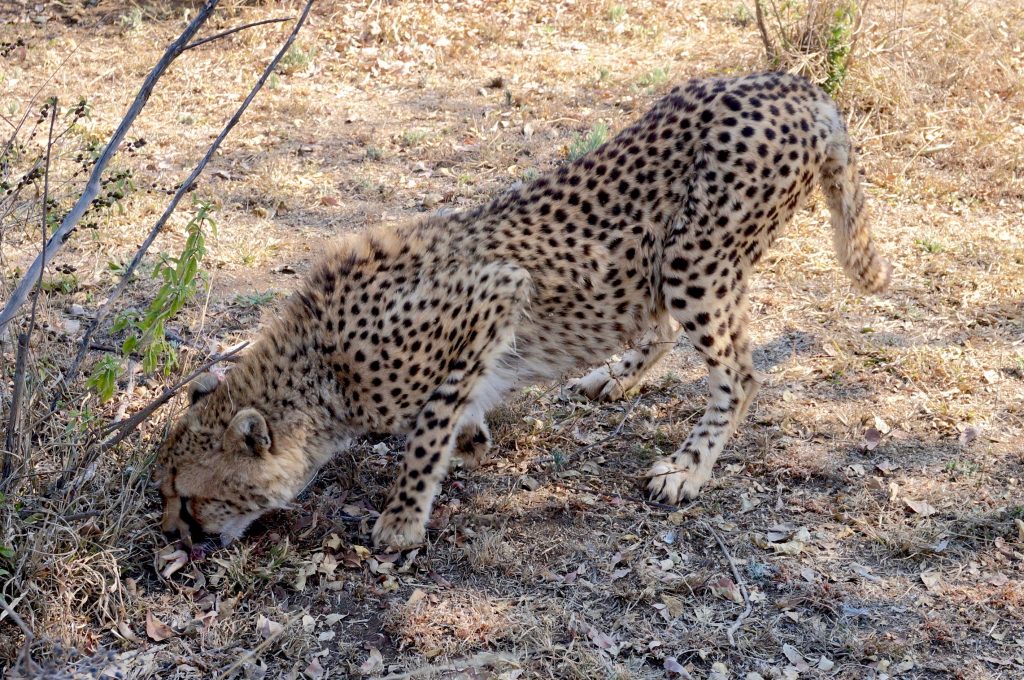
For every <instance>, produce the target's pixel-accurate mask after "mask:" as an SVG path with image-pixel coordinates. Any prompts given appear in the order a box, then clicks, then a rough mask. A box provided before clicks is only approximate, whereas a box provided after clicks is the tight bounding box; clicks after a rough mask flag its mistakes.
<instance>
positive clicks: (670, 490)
mask: <svg viewBox="0 0 1024 680" xmlns="http://www.w3.org/2000/svg"><path fill="white" fill-rule="evenodd" d="M710 478H711V470H710V469H705V468H704V467H703V466H701V465H698V464H697V463H696V461H694V459H693V456H692V455H690V454H688V453H684V454H682V455H681V456H673V457H671V458H662V459H661V460H659V461H658V462H656V463H655V464H654V465H652V466H651V469H650V470H648V471H647V493H648V495H649V496H650V497H651V498H652V499H653V500H656V501H659V502H661V503H669V504H672V505H676V504H678V503H680V502H682V501H684V500H689V501H692V500H693V499H695V498H697V496H699V495H700V488H701V487H702V486H704V484H705V483H706V482H707V481H708V480H709V479H710Z"/></svg>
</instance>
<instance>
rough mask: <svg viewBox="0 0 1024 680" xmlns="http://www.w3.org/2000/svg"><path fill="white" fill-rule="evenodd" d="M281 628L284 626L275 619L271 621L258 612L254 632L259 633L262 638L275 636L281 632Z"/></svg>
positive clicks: (267, 638)
mask: <svg viewBox="0 0 1024 680" xmlns="http://www.w3.org/2000/svg"><path fill="white" fill-rule="evenodd" d="M283 630H284V626H282V625H281V624H280V623H278V622H277V621H272V620H270V619H268V618H267V617H266V616H263V615H262V614H260V616H259V618H258V619H256V632H258V633H259V634H260V637H262V638H263V639H264V640H269V639H270V638H273V637H277V636H278V635H280V634H281V632H282V631H283Z"/></svg>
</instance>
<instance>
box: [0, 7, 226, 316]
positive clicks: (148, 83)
mask: <svg viewBox="0 0 1024 680" xmlns="http://www.w3.org/2000/svg"><path fill="white" fill-rule="evenodd" d="M217 2H218V0H207V1H206V4H204V5H203V7H202V9H200V10H199V13H198V14H196V17H195V19H193V20H192V21H191V22H189V25H188V26H186V27H185V30H184V31H183V32H182V34H181V35H180V36H178V39H177V40H175V41H174V42H172V43H171V44H170V46H168V48H167V50H166V51H165V52H164V55H163V56H162V57H161V58H160V61H158V62H157V64H156V66H154V67H153V70H152V71H150V72H149V75H148V76H146V80H145V81H144V82H143V83H142V88H141V89H140V90H139V92H138V94H137V95H135V101H133V102H132V105H131V107H129V109H128V113H126V114H125V116H124V118H122V119H121V124H120V125H118V126H117V129H116V130H115V131H114V134H113V135H112V136H111V137H110V141H109V142H107V146H106V148H105V149H104V150H103V153H102V154H101V155H100V157H99V159H98V160H97V161H96V165H95V166H94V167H93V169H92V174H91V175H90V176H89V181H88V182H86V185H85V191H83V192H82V195H81V197H79V199H78V201H76V202H75V205H74V206H72V208H71V210H70V211H69V212H68V214H67V216H65V217H64V221H63V222H61V225H60V227H58V228H57V230H56V231H54V233H53V236H52V237H51V238H50V240H49V242H47V244H46V247H45V248H44V249H43V252H42V253H40V254H39V256H38V257H37V258H36V259H35V260H34V261H33V262H32V264H31V265H30V266H29V268H28V269H27V270H26V271H25V275H24V276H23V277H22V279H21V281H20V282H19V283H18V287H17V288H15V290H14V293H13V294H12V295H11V298H10V300H8V301H7V304H6V305H5V306H4V309H3V311H2V312H0V331H2V330H3V329H4V328H5V327H6V326H7V324H8V323H10V321H11V319H13V318H14V316H15V314H17V313H18V310H19V309H21V306H22V305H23V304H25V300H26V299H28V294H29V291H30V290H31V289H32V286H33V284H34V283H35V281H36V278H37V277H38V276H39V273H40V272H41V271H42V270H43V268H44V266H45V265H46V262H47V260H50V259H52V258H53V256H54V255H56V254H57V251H58V250H60V249H61V247H62V246H63V245H64V242H65V241H67V239H68V238H69V237H70V235H71V232H72V230H73V229H74V228H75V227H76V226H77V225H78V221H79V220H81V219H82V216H83V215H84V214H85V211H86V210H88V209H89V206H90V205H91V204H92V202H93V200H94V199H95V198H96V196H97V195H99V192H100V189H101V187H102V183H101V180H102V176H103V171H104V170H105V169H106V167H107V165H108V164H109V163H110V160H111V159H112V158H113V157H114V154H115V153H116V152H117V149H118V147H119V146H120V145H121V142H122V141H123V140H124V137H125V135H126V134H128V129H129V128H131V126H132V124H133V123H134V122H135V119H136V118H137V117H138V115H139V113H141V112H142V108H143V107H144V106H145V105H146V102H148V101H149V97H150V95H151V94H152V93H153V88H154V87H155V86H156V83H157V81H158V80H159V79H160V77H161V76H162V75H163V74H164V72H166V71H167V68H168V67H169V66H170V65H171V62H173V61H174V60H175V59H176V58H177V57H178V55H180V54H181V53H182V52H183V51H184V49H185V47H186V46H187V45H188V42H189V41H190V40H191V39H192V37H193V36H194V35H195V34H196V31H198V30H199V27H200V26H202V25H203V23H204V22H205V21H206V19H207V18H208V17H209V16H210V13H211V12H212V11H213V8H214V7H216V6H217Z"/></svg>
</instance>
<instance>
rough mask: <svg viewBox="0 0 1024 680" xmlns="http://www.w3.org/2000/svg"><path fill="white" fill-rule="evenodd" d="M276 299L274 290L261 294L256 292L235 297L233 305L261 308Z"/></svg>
mask: <svg viewBox="0 0 1024 680" xmlns="http://www.w3.org/2000/svg"><path fill="white" fill-rule="evenodd" d="M276 297H277V291H276V290H267V291H264V292H262V293H261V292H259V291H258V290H257V291H254V292H252V293H239V294H238V295H236V296H235V300H234V303H235V305H237V306H239V307H262V306H263V305H266V304H269V303H271V302H273V301H274V299H275V298H276Z"/></svg>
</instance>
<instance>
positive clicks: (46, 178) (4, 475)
mask: <svg viewBox="0 0 1024 680" xmlns="http://www.w3.org/2000/svg"><path fill="white" fill-rule="evenodd" d="M57 108H58V105H57V98H56V97H54V98H53V100H52V101H51V103H50V129H49V132H48V133H47V137H46V160H45V162H44V170H43V216H42V241H41V243H42V248H43V250H45V249H46V235H47V228H46V218H47V208H48V207H49V202H50V156H51V153H52V151H53V126H54V124H55V123H56V120H57ZM45 270H46V268H45V267H40V268H39V279H38V281H37V282H36V293H35V295H34V296H32V313H31V314H30V315H29V321H28V330H27V331H25V332H24V333H19V334H18V355H17V357H16V358H15V360H14V393H13V394H12V395H11V412H10V417H9V419H8V421H7V435H6V437H5V438H4V448H5V450H6V453H5V455H4V463H3V469H2V470H0V487H3V486H6V484H7V480H8V479H9V478H10V476H11V473H12V472H14V447H15V443H16V442H15V432H16V431H17V430H18V416H19V413H20V411H21V402H22V400H23V398H24V396H25V364H26V362H27V361H28V348H29V345H30V344H31V340H32V333H33V332H34V331H35V329H36V310H37V308H38V306H39V296H40V295H41V294H42V292H43V272H44V271H45ZM28 441H29V443H28V445H27V447H26V449H25V456H24V460H25V462H26V463H27V462H28V459H29V456H30V455H31V446H32V444H31V442H32V440H31V437H30V438H29V440H28Z"/></svg>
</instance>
